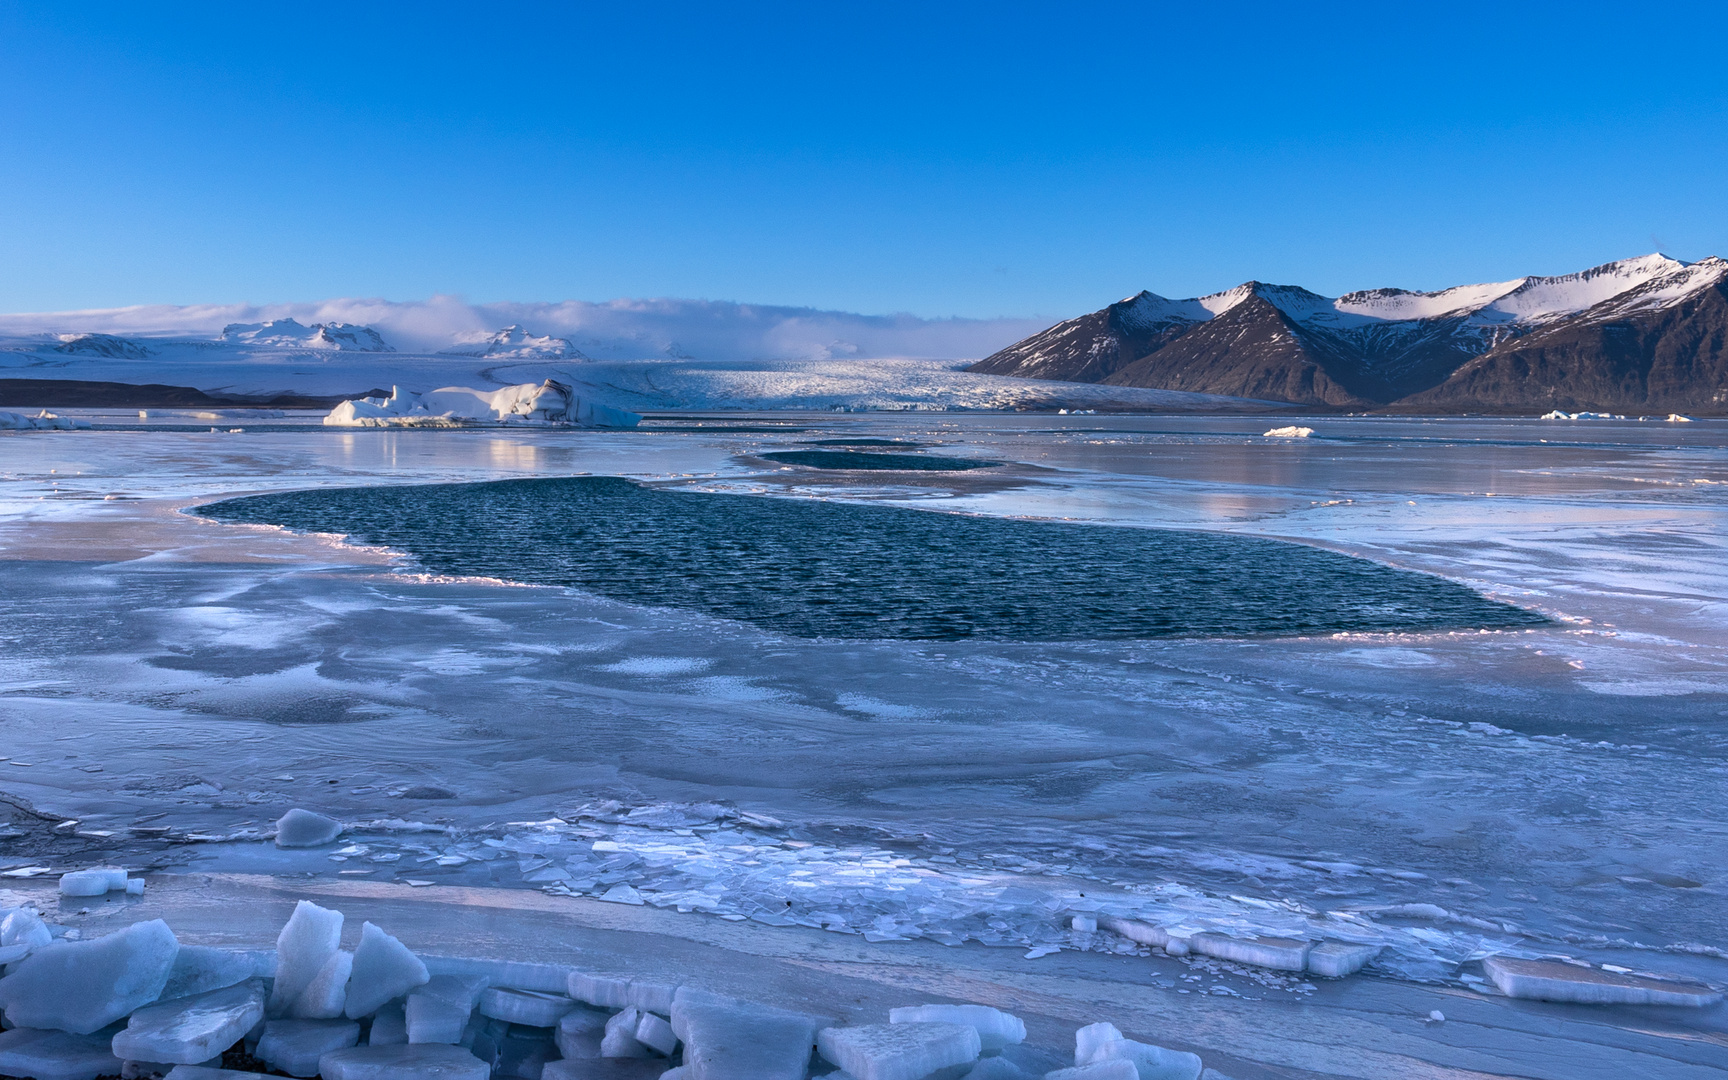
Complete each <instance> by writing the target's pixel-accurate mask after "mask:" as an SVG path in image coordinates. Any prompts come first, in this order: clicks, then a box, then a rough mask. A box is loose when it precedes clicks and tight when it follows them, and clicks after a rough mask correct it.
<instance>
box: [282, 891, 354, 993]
mask: <svg viewBox="0 0 1728 1080" xmlns="http://www.w3.org/2000/svg"><path fill="white" fill-rule="evenodd" d="M341 943H342V913H341V912H340V911H332V910H330V909H328V908H321V907H319V906H318V905H317V904H314V903H313V902H312V901H310V900H302V901H300V902H299V903H298V904H296V905H294V914H292V915H290V916H289V917H288V921H287V923H285V924H284V925H283V927H282V932H281V933H280V934H278V935H277V936H276V982H275V985H274V986H272V988H271V990H270V1001H269V1004H268V1005H267V1006H266V1007H267V1008H268V1009H269V1012H270V1015H271V1016H286V1015H287V1014H288V1012H289V1010H291V1009H292V1008H293V1007H294V1003H295V1001H296V1000H297V999H298V998H299V997H300V995H301V993H303V992H304V991H305V989H306V988H307V987H308V986H310V985H311V983H312V980H313V979H315V978H317V976H318V973H319V972H320V971H322V970H323V969H324V965H325V964H326V963H328V962H329V960H330V958H331V957H332V956H334V955H335V954H336V950H337V949H338V948H339V947H340V946H341Z"/></svg>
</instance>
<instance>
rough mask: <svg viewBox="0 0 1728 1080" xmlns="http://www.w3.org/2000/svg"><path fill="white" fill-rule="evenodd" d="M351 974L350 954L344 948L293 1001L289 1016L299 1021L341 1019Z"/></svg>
mask: <svg viewBox="0 0 1728 1080" xmlns="http://www.w3.org/2000/svg"><path fill="white" fill-rule="evenodd" d="M353 971H354V954H353V953H351V952H349V951H348V950H346V949H338V950H337V951H336V952H333V953H331V954H330V959H328V960H326V961H324V966H323V967H321V968H319V969H318V974H316V975H314V976H312V981H311V982H309V983H307V984H306V989H304V990H302V991H300V996H299V997H297V998H295V999H294V1006H293V1008H291V1009H290V1010H289V1013H290V1015H292V1016H295V1017H298V1018H299V1019H302V1020H334V1019H336V1018H337V1017H339V1016H341V1015H342V1007H343V1006H344V1005H345V1004H346V1003H347V1000H348V977H349V976H350V975H351V974H352V973H353Z"/></svg>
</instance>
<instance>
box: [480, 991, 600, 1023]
mask: <svg viewBox="0 0 1728 1080" xmlns="http://www.w3.org/2000/svg"><path fill="white" fill-rule="evenodd" d="M575 1007H576V1003H575V1002H574V1001H572V1000H571V999H569V998H567V997H565V996H564V995H562V994H542V993H539V992H537V991H534V990H510V989H507V988H505V987H501V986H495V987H492V988H491V989H489V990H483V991H481V993H480V1015H481V1016H490V1017H491V1018H492V1019H494V1020H503V1021H505V1022H507V1023H511V1024H524V1025H527V1026H528V1027H544V1028H549V1027H556V1026H557V1024H558V1021H559V1020H561V1019H563V1017H564V1014H565V1013H567V1012H569V1011H570V1010H571V1009H574V1008H575Z"/></svg>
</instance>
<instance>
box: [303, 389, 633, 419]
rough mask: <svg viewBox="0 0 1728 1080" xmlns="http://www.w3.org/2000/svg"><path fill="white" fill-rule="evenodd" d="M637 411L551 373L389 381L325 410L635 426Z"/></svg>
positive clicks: (338, 414) (355, 415) (346, 414)
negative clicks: (380, 393)
mask: <svg viewBox="0 0 1728 1080" xmlns="http://www.w3.org/2000/svg"><path fill="white" fill-rule="evenodd" d="M641 422H642V417H641V416H639V415H637V414H636V413H633V412H628V411H626V410H624V409H614V408H612V407H611V406H610V405H601V404H600V403H598V402H595V401H589V400H587V399H585V398H580V397H578V396H577V395H576V391H575V389H574V388H572V387H570V386H569V385H567V384H565V383H561V382H557V381H556V380H553V379H547V380H546V381H545V382H543V383H522V384H520V385H517V386H506V387H504V388H503V389H501V390H475V389H473V388H471V387H467V386H446V387H443V388H441V389H438V390H432V391H429V392H428V393H425V394H414V393H404V392H403V391H402V388H401V387H399V386H398V387H392V388H391V392H390V396H389V397H387V398H358V399H355V400H352V401H344V402H342V403H341V404H339V405H337V406H336V407H335V408H334V409H331V410H330V415H328V416H326V417H325V418H324V423H325V424H326V425H328V426H330V427H455V426H459V425H461V424H472V423H494V424H574V425H579V426H581V427H614V428H628V427H635V426H636V425H637V424H640V423H641Z"/></svg>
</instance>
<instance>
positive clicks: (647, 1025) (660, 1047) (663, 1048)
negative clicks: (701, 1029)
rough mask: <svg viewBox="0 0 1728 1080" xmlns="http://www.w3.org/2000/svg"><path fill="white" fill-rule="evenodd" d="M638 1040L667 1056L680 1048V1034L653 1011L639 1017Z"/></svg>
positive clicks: (637, 1022)
mask: <svg viewBox="0 0 1728 1080" xmlns="http://www.w3.org/2000/svg"><path fill="white" fill-rule="evenodd" d="M636 1041H637V1042H639V1043H641V1044H642V1045H643V1046H646V1047H647V1048H648V1049H650V1050H653V1051H655V1052H657V1053H660V1054H664V1055H666V1056H667V1057H671V1056H672V1051H674V1050H676V1049H678V1036H677V1035H676V1034H674V1033H673V1031H672V1025H671V1024H670V1023H669V1022H667V1021H665V1020H662V1019H661V1018H660V1017H658V1016H655V1015H654V1014H653V1013H651V1012H644V1013H642V1014H641V1016H640V1017H639V1018H638V1019H637V1021H636ZM601 1056H603V1057H604V1056H606V1055H604V1054H603V1055H601Z"/></svg>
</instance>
